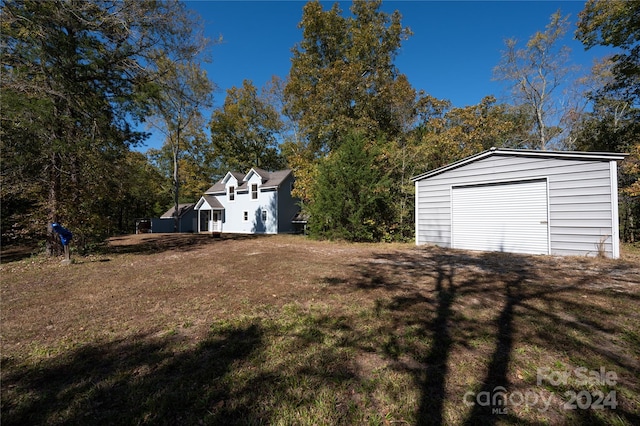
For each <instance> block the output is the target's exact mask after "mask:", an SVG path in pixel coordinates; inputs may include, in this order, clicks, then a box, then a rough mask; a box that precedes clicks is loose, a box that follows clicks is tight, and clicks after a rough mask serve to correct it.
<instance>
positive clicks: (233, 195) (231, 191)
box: [229, 186, 236, 201]
mask: <svg viewBox="0 0 640 426" xmlns="http://www.w3.org/2000/svg"><path fill="white" fill-rule="evenodd" d="M235 199H236V187H235V186H230V187H229V201H234V200H235Z"/></svg>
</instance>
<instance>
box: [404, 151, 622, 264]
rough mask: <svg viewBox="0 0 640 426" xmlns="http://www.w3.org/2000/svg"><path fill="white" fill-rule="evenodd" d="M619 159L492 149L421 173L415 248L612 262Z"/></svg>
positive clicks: (617, 246) (615, 246)
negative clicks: (601, 257)
mask: <svg viewBox="0 0 640 426" xmlns="http://www.w3.org/2000/svg"><path fill="white" fill-rule="evenodd" d="M625 156H626V154H614V153H602V152H569V151H533V150H517V149H496V148H492V149H490V150H487V151H484V152H481V153H479V154H476V155H473V156H471V157H467V158H465V159H463V160H460V161H458V162H456V163H452V164H449V165H447V166H444V167H441V168H439V169H435V170H432V171H428V172H426V173H423V174H421V175H419V176H416V177H414V178H413V181H414V182H415V190H416V194H415V197H416V200H415V209H416V210H415V220H416V223H415V227H416V234H415V238H416V244H418V245H420V244H434V245H439V246H443V247H453V248H461V249H468V250H487V251H508V252H518V253H534V254H559V255H580V256H583V255H587V256H596V255H600V254H602V255H606V256H608V257H613V258H617V257H619V256H620V242H619V237H618V182H617V163H616V162H617V161H620V160H623V159H624V158H625Z"/></svg>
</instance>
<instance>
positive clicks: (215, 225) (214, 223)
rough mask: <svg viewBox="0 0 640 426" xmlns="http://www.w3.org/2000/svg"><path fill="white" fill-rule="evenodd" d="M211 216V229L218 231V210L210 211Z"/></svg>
mask: <svg viewBox="0 0 640 426" xmlns="http://www.w3.org/2000/svg"><path fill="white" fill-rule="evenodd" d="M212 213H213V214H212V218H211V231H213V232H220V212H219V211H214V212H212Z"/></svg>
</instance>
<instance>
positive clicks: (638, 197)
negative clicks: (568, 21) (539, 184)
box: [576, 0, 640, 242]
mask: <svg viewBox="0 0 640 426" xmlns="http://www.w3.org/2000/svg"><path fill="white" fill-rule="evenodd" d="M639 15H640V2H637V1H630V2H603V1H594V0H591V1H588V2H587V3H586V5H585V9H584V10H583V11H582V12H581V13H580V21H579V22H578V30H577V32H576V36H577V37H578V39H580V40H581V41H582V42H583V44H584V45H585V47H586V48H591V47H593V46H596V45H603V46H611V47H616V48H619V49H620V52H618V53H617V54H615V55H613V56H611V57H610V58H605V60H603V61H601V62H600V63H599V64H596V66H595V67H594V68H593V70H592V75H591V78H590V80H589V81H590V83H591V90H590V91H589V92H588V94H587V95H588V97H589V99H590V100H591V101H592V102H593V111H592V113H590V114H586V115H585V116H584V118H583V119H582V121H581V123H580V127H579V128H578V130H577V133H578V135H577V137H576V140H577V141H578V143H577V147H578V148H579V149H584V150H590V151H591V150H593V151H613V152H627V153H629V154H630V155H629V157H628V158H627V159H626V160H625V161H624V162H623V163H622V164H621V167H620V174H619V178H618V179H619V188H620V197H619V198H620V216H621V219H620V224H621V236H622V239H623V240H625V241H629V242H633V241H637V240H638V239H639V238H640V232H639V229H640V227H639V226H638V222H639V220H640V219H639V218H640V142H639V141H640V137H639V135H640V124H639V123H640V107H639V100H640V43H639V42H640V22H638V16H639Z"/></svg>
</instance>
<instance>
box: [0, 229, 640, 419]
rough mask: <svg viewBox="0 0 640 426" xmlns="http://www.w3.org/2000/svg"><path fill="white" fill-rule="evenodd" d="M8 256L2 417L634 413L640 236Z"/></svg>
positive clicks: (249, 242)
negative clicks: (609, 246) (591, 241)
mask: <svg viewBox="0 0 640 426" xmlns="http://www.w3.org/2000/svg"><path fill="white" fill-rule="evenodd" d="M60 260H61V259H47V258H44V257H42V256H37V255H31V256H26V257H24V256H17V255H16V254H15V253H12V256H11V260H10V261H4V262H3V264H2V266H1V267H0V272H1V287H0V290H1V293H0V296H1V299H0V301H1V311H0V312H1V318H0V319H1V333H2V364H1V373H2V377H1V378H2V382H1V391H2V392H1V403H2V405H1V416H2V419H1V420H2V424H3V425H14V424H15V425H27V424H48V425H62V424H65V425H67V424H83V425H84V424H167V425H178V424H185V425H198V424H225V425H229V424H270V425H271V424H274V425H300V424H305V425H311V424H312V425H338V424H344V425H354V424H373V425H403V424H404V425H407V424H408V425H426V424H436V425H439V424H443V425H445V424H446V425H455V424H530V425H537V424H614V425H615V424H619V425H632V424H640V378H639V377H640V361H639V360H640V309H639V307H640V252H639V251H638V250H637V249H633V248H632V247H626V248H625V249H624V256H623V258H622V259H618V260H607V259H595V258H585V257H554V256H522V255H512V254H505V253H476V252H465V251H456V250H446V249H441V248H437V247H414V246H413V245H403V244H347V243H336V242H319V241H312V240H308V239H306V238H304V237H301V236H265V237H248V236H245V237H234V238H232V237H223V238H211V237H209V236H204V235H160V236H158V235H136V236H127V237H121V238H115V239H112V240H111V241H110V244H109V245H108V246H107V247H104V248H103V249H102V250H101V251H100V253H99V254H94V255H91V256H86V257H75V263H74V264H72V265H68V266H63V265H61V264H60Z"/></svg>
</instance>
